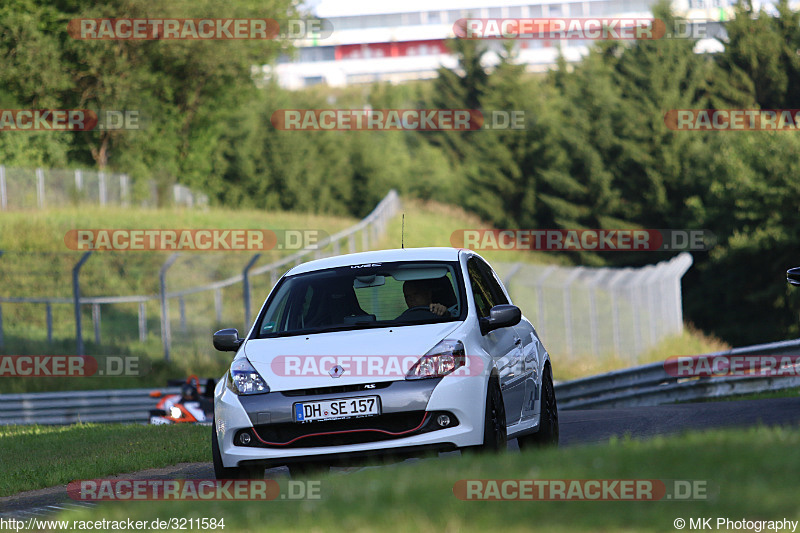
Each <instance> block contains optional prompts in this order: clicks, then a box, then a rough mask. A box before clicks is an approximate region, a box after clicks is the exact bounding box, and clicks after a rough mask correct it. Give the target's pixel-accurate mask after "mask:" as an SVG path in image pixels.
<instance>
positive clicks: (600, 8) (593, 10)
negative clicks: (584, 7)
mask: <svg viewBox="0 0 800 533" xmlns="http://www.w3.org/2000/svg"><path fill="white" fill-rule="evenodd" d="M606 13H607V11H606V2H604V1H602V0H601V1H599V2H589V16H590V17H599V16H601V15H605V14H606Z"/></svg>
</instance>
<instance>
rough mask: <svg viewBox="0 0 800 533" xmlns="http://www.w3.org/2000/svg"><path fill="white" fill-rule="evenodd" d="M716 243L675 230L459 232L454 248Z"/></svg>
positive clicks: (664, 247) (702, 247)
mask: <svg viewBox="0 0 800 533" xmlns="http://www.w3.org/2000/svg"><path fill="white" fill-rule="evenodd" d="M714 242H715V236H714V234H713V233H711V232H710V231H708V230H678V229H505V230H500V229H460V230H456V231H454V232H453V233H452V234H451V235H450V244H451V245H452V246H453V247H454V248H469V249H471V250H532V251H566V252H569V251H574V252H577V251H597V252H606V251H634V252H657V251H670V250H675V251H684V250H692V251H706V250H708V249H710V248H711V247H712V246H713V244H714Z"/></svg>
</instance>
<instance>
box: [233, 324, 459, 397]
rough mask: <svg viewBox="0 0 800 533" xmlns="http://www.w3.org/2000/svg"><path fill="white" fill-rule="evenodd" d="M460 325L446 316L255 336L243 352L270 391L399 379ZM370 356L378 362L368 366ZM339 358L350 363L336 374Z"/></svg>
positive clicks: (343, 363)
mask: <svg viewBox="0 0 800 533" xmlns="http://www.w3.org/2000/svg"><path fill="white" fill-rule="evenodd" d="M461 325H462V322H447V323H439V324H424V325H418V326H400V327H391V328H375V329H361V330H351V331H337V332H330V333H315V334H311V335H296V336H292V337H276V338H270V339H251V340H248V341H247V342H246V343H245V346H244V353H245V355H246V356H247V359H248V360H249V361H250V362H251V363H252V365H253V366H254V367H255V369H256V370H257V371H258V373H259V374H261V377H263V378H264V380H265V381H266V382H267V385H269V388H270V390H271V391H287V390H295V389H309V388H316V387H333V386H341V385H351V384H357V383H379V382H383V381H396V380H398V379H403V376H404V375H405V373H406V372H407V371H408V370H409V368H411V366H412V365H413V364H414V363H415V362H416V361H417V360H418V359H419V358H420V357H421V356H422V355H424V354H426V353H427V352H428V351H430V349H431V348H433V347H434V346H436V344H437V343H438V342H439V341H441V340H442V339H444V338H446V337H447V336H448V335H450V334H452V333H453V332H454V331H455V330H456V329H458V327H459V326H461ZM366 356H369V359H374V360H378V361H379V364H377V365H375V366H372V367H369V366H368V365H369V362H368V361H367V358H366ZM359 360H360V361H361V363H360V368H361V370H360V371H359ZM337 362H341V365H342V366H343V367H344V366H348V368H347V370H345V372H344V373H343V374H341V375H340V376H338V377H335V378H334V377H333V376H331V375H330V373H329V370H330V368H331V367H332V366H333V365H334V364H337Z"/></svg>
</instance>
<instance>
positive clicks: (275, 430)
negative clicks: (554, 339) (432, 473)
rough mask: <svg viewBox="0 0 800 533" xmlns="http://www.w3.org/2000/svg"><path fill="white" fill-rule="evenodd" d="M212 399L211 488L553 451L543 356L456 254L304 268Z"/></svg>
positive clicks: (498, 295) (326, 262)
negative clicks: (334, 468)
mask: <svg viewBox="0 0 800 533" xmlns="http://www.w3.org/2000/svg"><path fill="white" fill-rule="evenodd" d="M214 346H215V347H216V348H217V349H218V350H222V351H235V352H236V355H235V356H234V359H233V362H232V363H231V366H230V370H229V371H228V373H227V374H226V375H225V376H224V377H223V378H222V379H221V380H220V381H219V384H218V385H217V388H216V390H215V399H214V400H215V401H214V424H213V431H212V435H211V437H212V438H211V443H212V452H213V458H214V470H215V474H216V476H217V477H218V478H221V479H230V478H248V477H263V474H264V468H265V467H273V466H279V465H288V466H289V469H290V471H291V473H292V475H296V474H298V473H303V472H307V471H308V470H309V469H311V468H318V467H320V466H328V465H331V464H336V463H341V462H347V461H351V460H353V459H361V458H365V457H372V456H393V457H407V456H415V455H421V454H427V453H435V452H439V451H450V450H456V449H466V448H474V449H479V450H488V451H499V450H502V449H505V447H506V441H507V439H508V438H518V439H519V444H520V447H525V446H528V445H549V444H557V443H558V410H557V407H556V398H555V392H554V389H553V379H552V370H551V364H550V356H549V355H548V353H547V351H546V350H545V348H544V346H543V345H542V343H541V341H540V340H539V337H538V335H537V334H536V330H535V329H534V328H533V326H532V325H531V323H530V322H529V321H528V320H526V319H525V318H524V317H522V315H521V312H520V310H519V308H518V307H516V306H513V305H511V301H510V298H509V296H508V293H507V292H506V290H505V288H504V287H503V285H502V283H501V282H500V280H499V279H498V277H497V275H496V274H495V273H494V271H493V270H492V268H491V267H490V266H489V265H488V264H487V263H486V261H484V260H483V259H482V258H481V257H480V256H479V255H478V254H476V253H475V252H472V251H470V250H464V249H456V248H416V249H402V250H383V251H375V252H364V253H358V254H351V255H344V256H338V257H331V258H327V259H319V260H316V261H311V262H308V263H305V264H302V265H299V266H297V267H294V268H292V269H291V270H289V271H288V272H287V273H286V274H285V275H284V276H283V277H282V278H281V279H280V281H279V282H278V283H277V284H276V286H275V288H274V289H273V290H272V291H271V293H270V295H269V297H268V298H267V300H266V302H265V303H264V305H263V307H262V308H261V311H260V312H259V314H258V318H257V319H256V321H255V323H254V325H253V327H252V328H251V330H250V332H249V333H248V334H247V335H246V337H245V338H244V339H242V338H239V334H238V332H237V331H236V330H235V329H225V330H221V331H218V332H217V333H215V334H214Z"/></svg>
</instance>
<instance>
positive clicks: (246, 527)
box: [59, 427, 800, 533]
mask: <svg viewBox="0 0 800 533" xmlns="http://www.w3.org/2000/svg"><path fill="white" fill-rule="evenodd" d="M798 446H800V432H798V431H797V430H796V429H791V430H790V429H780V428H764V427H755V428H751V429H731V430H718V431H710V432H706V433H687V434H683V435H680V436H671V437H657V438H654V439H651V440H646V441H639V440H629V439H614V440H612V441H611V442H610V443H608V444H604V445H594V446H579V447H570V448H562V449H557V450H545V451H530V452H526V453H509V454H503V455H500V456H487V457H474V456H473V457H458V456H451V457H447V458H440V459H435V460H430V461H422V462H417V463H415V464H403V465H399V466H397V467H387V468H379V469H366V470H361V471H358V472H354V473H350V474H348V475H341V474H338V473H333V474H330V475H324V476H321V477H317V478H314V479H319V481H320V485H319V487H320V496H321V498H320V499H318V500H303V501H289V500H281V499H277V500H275V501H271V502H218V501H206V502H202V503H189V502H175V501H170V502H149V503H147V504H144V503H141V504H139V503H123V502H119V503H117V502H114V503H109V504H103V505H101V506H99V507H96V508H93V509H88V510H81V511H77V512H71V511H70V512H64V513H62V514H61V515H59V518H60V519H70V520H97V519H103V518H104V519H109V520H124V519H127V518H132V519H134V520H152V519H154V518H161V519H166V518H168V517H179V518H197V517H207V518H211V517H214V518H224V519H225V531H234V532H242V531H253V532H255V531H264V530H265V529H266V530H269V531H347V532H348V533H354V532H361V531H365V532H366V531H430V532H439V531H453V532H456V531H495V530H502V531H520V532H522V531H533V530H536V531H598V532H599V531H674V528H673V525H672V524H673V521H674V520H675V519H676V518H679V517H682V518H684V519H685V520H687V527H686V529H689V527H688V520H689V518H698V517H714V518H715V519H716V517H728V518H731V519H733V520H741V519H750V520H753V519H765V520H769V519H775V520H778V519H783V518H788V519H791V520H797V519H798V518H800V510H798V506H797V494H798V491H800V481H799V480H798V477H797V471H798V469H800V454H798V453H797V449H798ZM465 479H553V480H556V479H659V480H664V481H667V482H670V483H671V481H670V480H698V481H704V482H705V483H706V487H707V491H708V494H709V497H708V499H706V500H695V501H667V500H662V501H654V502H653V501H649V502H647V501H629V502H620V501H595V502H593V501H561V502H558V501H556V502H553V501H550V502H546V501H513V502H501V501H462V500H459V499H457V498H456V497H455V496H454V493H453V486H454V484H455V483H456V482H457V481H459V480H465ZM284 490H285V489H284Z"/></svg>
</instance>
